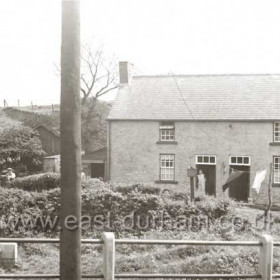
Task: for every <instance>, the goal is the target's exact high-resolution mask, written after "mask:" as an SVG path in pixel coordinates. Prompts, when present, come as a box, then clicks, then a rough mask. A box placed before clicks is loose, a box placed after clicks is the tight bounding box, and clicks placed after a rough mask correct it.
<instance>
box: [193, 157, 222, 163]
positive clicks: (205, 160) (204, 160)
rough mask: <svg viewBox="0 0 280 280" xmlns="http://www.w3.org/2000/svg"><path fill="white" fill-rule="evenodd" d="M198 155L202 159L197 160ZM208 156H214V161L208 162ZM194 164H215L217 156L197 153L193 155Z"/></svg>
mask: <svg viewBox="0 0 280 280" xmlns="http://www.w3.org/2000/svg"><path fill="white" fill-rule="evenodd" d="M199 157H202V161H199V160H198V159H199ZM210 158H214V159H215V161H214V162H210ZM195 162H196V164H202V165H204V164H205V165H216V163H217V157H216V156H215V155H197V156H196V157H195Z"/></svg>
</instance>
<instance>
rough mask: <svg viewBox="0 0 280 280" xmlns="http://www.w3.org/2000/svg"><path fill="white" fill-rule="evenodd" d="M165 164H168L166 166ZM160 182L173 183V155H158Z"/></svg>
mask: <svg viewBox="0 0 280 280" xmlns="http://www.w3.org/2000/svg"><path fill="white" fill-rule="evenodd" d="M167 163H169V164H168V165H169V166H167ZM160 181H175V155H174V154H161V155H160Z"/></svg>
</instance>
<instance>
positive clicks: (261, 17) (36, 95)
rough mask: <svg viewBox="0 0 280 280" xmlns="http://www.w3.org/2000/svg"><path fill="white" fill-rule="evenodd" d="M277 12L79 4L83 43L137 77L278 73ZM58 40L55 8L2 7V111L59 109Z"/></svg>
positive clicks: (205, 1) (162, 3)
mask: <svg viewBox="0 0 280 280" xmlns="http://www.w3.org/2000/svg"><path fill="white" fill-rule="evenodd" d="M279 11H280V0H81V39H82V43H83V44H86V43H87V44H90V45H91V46H92V48H95V47H98V46H101V45H102V46H103V49H104V52H105V55H106V56H107V57H108V58H110V57H112V56H114V57H116V58H117V60H126V61H129V62H131V63H133V64H134V66H135V68H136V69H137V73H138V74H143V75H149V74H168V73H173V74H225V73H226V74H233V73H280V16H279ZM60 37H61V1H60V0H6V1H5V0H1V8H0V42H1V44H0V72H1V88H0V102H1V103H0V106H2V102H3V99H6V100H7V102H8V104H9V106H16V105H17V102H18V100H20V105H30V104H31V102H33V104H36V105H50V104H57V103H59V99H60V78H59V76H58V75H57V70H56V67H55V64H59V60H60V45H61V38H60ZM104 98H105V99H107V100H109V99H112V98H114V94H109V95H107V96H104Z"/></svg>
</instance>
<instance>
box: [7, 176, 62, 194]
mask: <svg viewBox="0 0 280 280" xmlns="http://www.w3.org/2000/svg"><path fill="white" fill-rule="evenodd" d="M59 183H60V174H58V173H51V172H49V173H41V174H35V175H30V176H26V177H22V178H16V179H15V180H14V181H12V182H11V184H10V187H12V188H18V189H23V190H26V191H42V190H49V189H55V188H57V187H59Z"/></svg>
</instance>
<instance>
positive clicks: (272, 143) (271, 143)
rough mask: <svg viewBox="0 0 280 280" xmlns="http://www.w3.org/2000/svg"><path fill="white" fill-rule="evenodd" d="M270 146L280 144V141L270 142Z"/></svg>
mask: <svg viewBox="0 0 280 280" xmlns="http://www.w3.org/2000/svg"><path fill="white" fill-rule="evenodd" d="M269 145H270V146H280V142H270V143H269Z"/></svg>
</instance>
